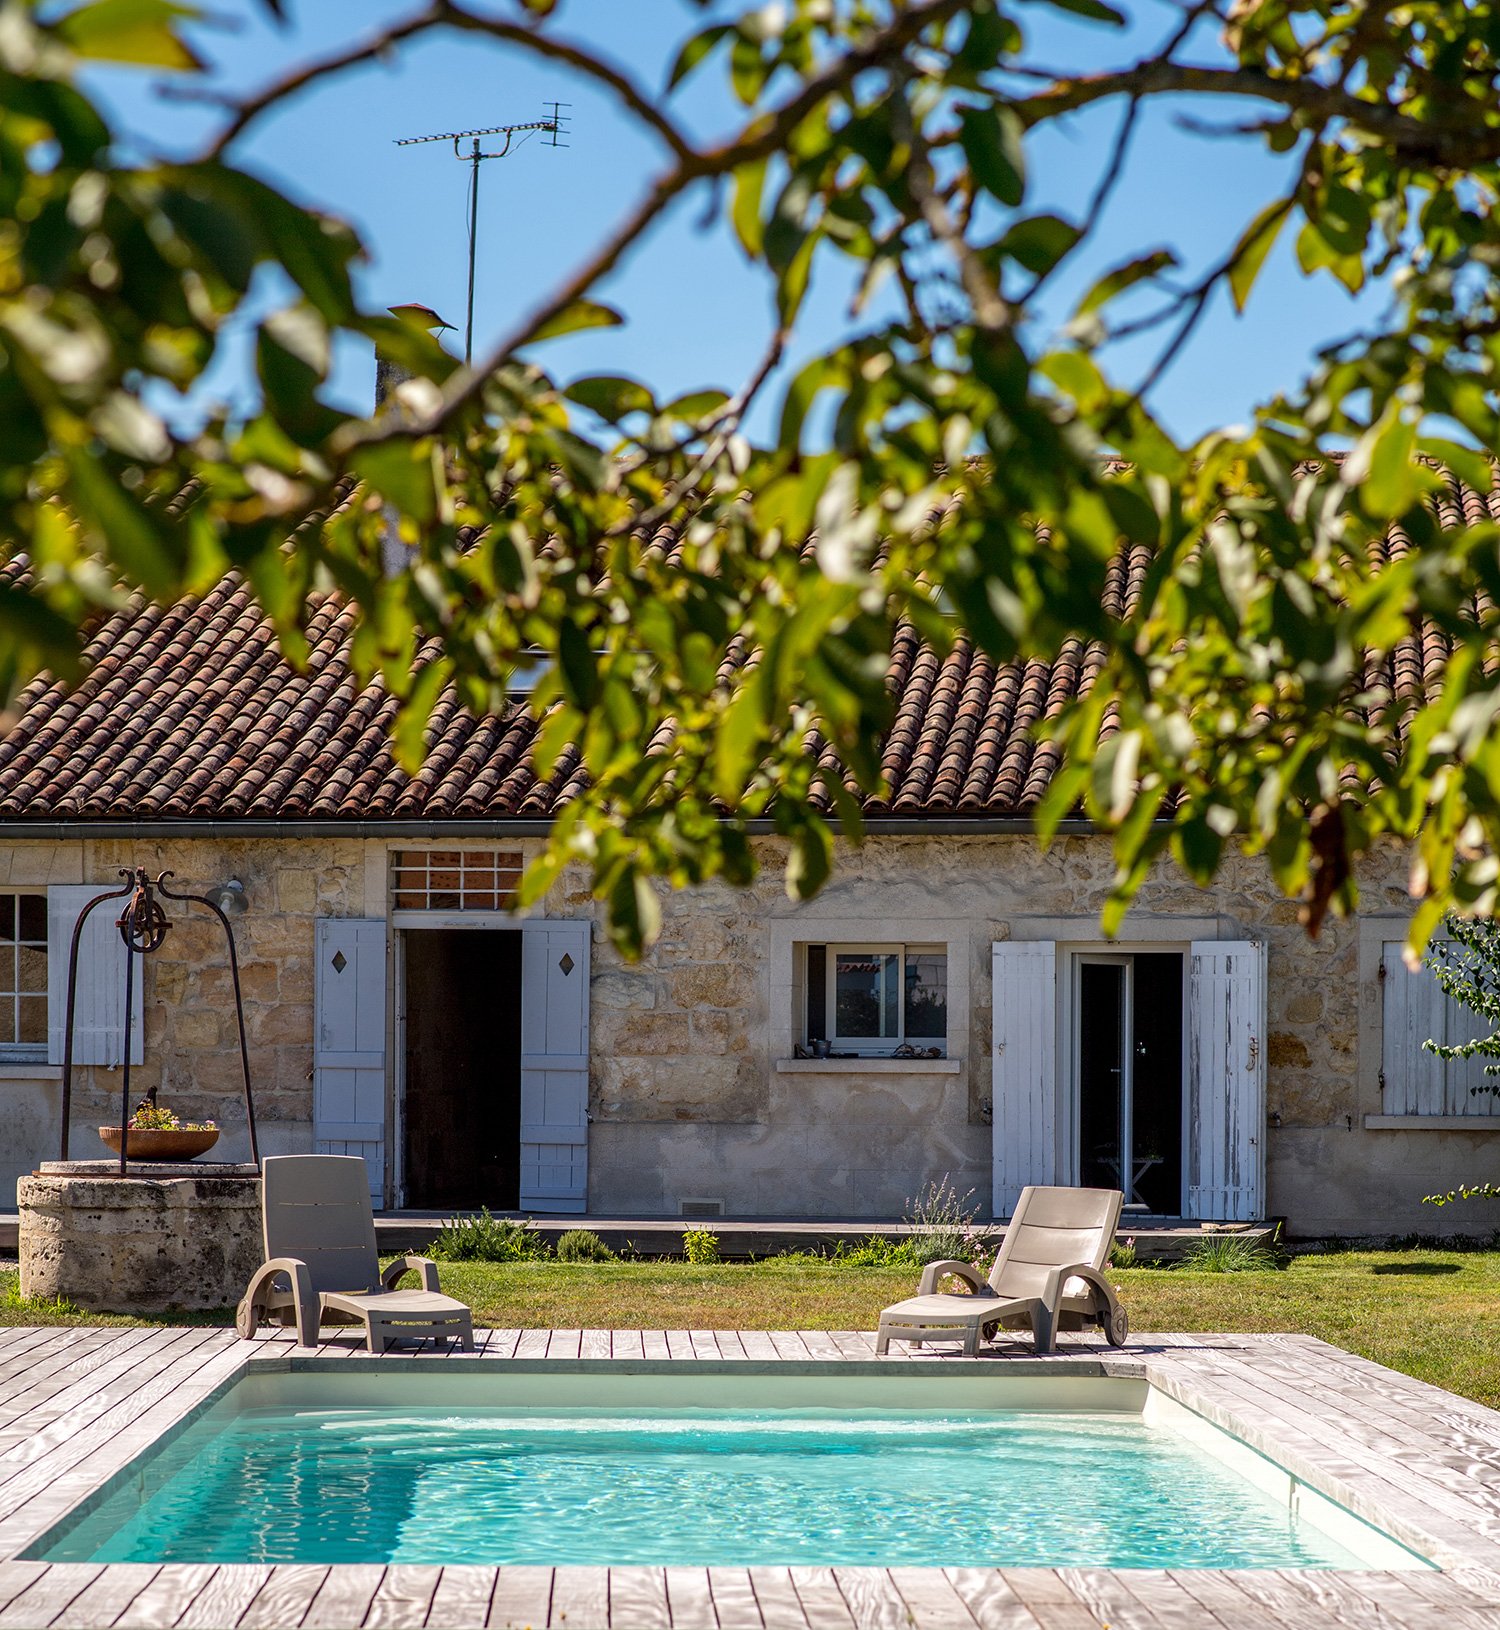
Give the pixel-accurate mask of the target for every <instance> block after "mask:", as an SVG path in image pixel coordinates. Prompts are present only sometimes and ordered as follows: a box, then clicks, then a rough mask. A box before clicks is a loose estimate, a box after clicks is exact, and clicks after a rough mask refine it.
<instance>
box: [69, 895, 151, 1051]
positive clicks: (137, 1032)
mask: <svg viewBox="0 0 1500 1630" xmlns="http://www.w3.org/2000/svg"><path fill="white" fill-rule="evenodd" d="M108 892H109V885H108V884H107V883H69V884H66V885H63V886H61V887H54V888H50V889H48V890H47V1061H48V1063H50V1064H61V1063H62V1061H63V1045H64V1031H65V1030H66V1029H67V1020H68V955H69V952H70V950H71V948H72V944H73V930H74V928H75V927H76V926H77V923H78V918H79V916H80V914H81V913H82V911H83V908H84V907H85V906H86V905H87V904H88V903H89V901H90V900H93V899H96V898H97V897H98V896H99V895H101V894H107V893H108ZM129 903H130V896H129V895H128V894H122V895H121V896H120V898H119V899H118V900H106V901H105V902H104V904H103V905H102V906H99V907H98V908H97V909H96V910H94V911H93V912H92V913H91V914H90V916H89V920H88V922H87V923H86V924H85V925H84V929H83V937H82V938H81V939H80V940H79V942H78V982H77V985H76V986H75V997H74V1009H73V1062H74V1063H75V1064H102V1065H104V1066H105V1067H106V1068H107V1069H116V1068H118V1067H119V1066H120V1065H121V1064H123V1063H124V1062H125V959H126V957H127V955H128V953H127V951H126V949H125V941H124V940H123V939H121V938H120V930H119V928H118V926H117V924H118V923H119V920H120V913H121V912H122V911H123V910H124V909H125V907H126V906H127V905H128V904H129ZM149 961H150V958H149V957H144V956H137V957H136V959H135V975H134V985H133V988H132V990H131V997H130V1009H131V1017H130V1062H131V1063H132V1064H139V1063H141V1062H142V1061H143V1060H144V1058H145V1046H144V1041H145V1011H146V1009H145V997H144V990H143V987H144V985H145V971H144V968H143V966H142V964H143V963H146V962H149Z"/></svg>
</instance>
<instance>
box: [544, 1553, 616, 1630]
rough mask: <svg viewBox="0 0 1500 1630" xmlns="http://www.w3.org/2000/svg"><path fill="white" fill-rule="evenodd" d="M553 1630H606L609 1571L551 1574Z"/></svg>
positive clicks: (560, 1570) (556, 1571)
mask: <svg viewBox="0 0 1500 1630" xmlns="http://www.w3.org/2000/svg"><path fill="white" fill-rule="evenodd" d="M547 1623H548V1624H549V1625H550V1626H551V1627H552V1630H585V1627H586V1630H607V1627H608V1625H609V1569H608V1568H578V1567H568V1568H556V1569H554V1570H553V1574H552V1610H551V1612H550V1614H549V1615H548V1618H547ZM538 1630H540V1626H538Z"/></svg>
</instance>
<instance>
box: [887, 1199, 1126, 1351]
mask: <svg viewBox="0 0 1500 1630" xmlns="http://www.w3.org/2000/svg"><path fill="white" fill-rule="evenodd" d="M1122 1198H1123V1196H1122V1195H1121V1194H1120V1191H1119V1190H1118V1189H1071V1188H1040V1187H1033V1188H1025V1189H1022V1190H1021V1198H1020V1199H1019V1200H1018V1201H1017V1202H1016V1210H1015V1215H1014V1216H1013V1217H1012V1218H1011V1220H1010V1223H1009V1225H1008V1226H1007V1227H1006V1230H1005V1243H1004V1244H1003V1245H1002V1246H1001V1247H1000V1254H999V1255H998V1256H997V1257H996V1258H995V1265H994V1267H993V1268H991V1269H990V1275H989V1279H988V1281H985V1280H984V1279H982V1278H980V1276H979V1274H978V1272H977V1271H976V1269H975V1268H974V1267H973V1265H972V1264H971V1263H968V1262H929V1263H928V1264H927V1266H926V1268H925V1269H923V1272H922V1282H921V1284H920V1285H919V1286H918V1290H917V1294H916V1295H915V1296H913V1297H910V1298H908V1300H906V1301H904V1302H897V1303H896V1305H895V1306H894V1307H888V1308H887V1309H886V1310H885V1312H884V1313H882V1314H881V1315H880V1329H879V1332H878V1333H877V1335H876V1337H875V1351H876V1352H877V1353H883V1352H885V1350H886V1349H887V1347H888V1346H889V1345H890V1343H891V1342H892V1341H911V1342H916V1343H918V1344H920V1343H922V1342H924V1341H962V1342H963V1348H964V1352H965V1353H966V1354H968V1356H969V1357H971V1358H972V1357H973V1356H974V1355H975V1354H976V1353H977V1352H978V1351H979V1342H980V1338H981V1336H984V1337H986V1339H987V1338H988V1335H989V1334H990V1333H991V1332H992V1331H993V1330H995V1329H997V1328H999V1327H1001V1326H1004V1327H1005V1328H1007V1329H1015V1328H1018V1327H1020V1326H1023V1325H1030V1327H1031V1335H1032V1341H1033V1344H1034V1345H1035V1347H1036V1350H1037V1352H1039V1353H1050V1352H1051V1351H1052V1348H1053V1343H1054V1340H1055V1337H1056V1334H1057V1331H1058V1330H1059V1329H1063V1330H1079V1329H1083V1328H1084V1327H1085V1326H1086V1325H1089V1324H1097V1325H1098V1326H1099V1327H1100V1328H1101V1329H1102V1330H1103V1332H1104V1334H1105V1336H1106V1338H1107V1339H1108V1340H1109V1342H1110V1344H1111V1346H1114V1347H1119V1346H1122V1345H1123V1344H1124V1341H1125V1337H1126V1335H1127V1334H1128V1333H1129V1329H1130V1323H1129V1320H1128V1319H1127V1318H1126V1316H1125V1310H1124V1308H1122V1307H1121V1306H1120V1305H1119V1303H1118V1302H1117V1301H1116V1300H1115V1294H1114V1291H1113V1290H1112V1289H1111V1288H1110V1286H1109V1283H1108V1281H1107V1280H1106V1279H1105V1277H1104V1267H1105V1264H1106V1263H1107V1262H1108V1260H1109V1248H1110V1245H1111V1243H1112V1242H1113V1240H1114V1237H1115V1224H1116V1223H1118V1222H1119V1220H1120V1203H1121V1200H1122ZM949 1274H953V1275H956V1276H957V1277H958V1278H960V1279H962V1280H964V1281H965V1282H966V1283H967V1284H968V1285H969V1286H970V1287H971V1289H970V1290H969V1291H967V1292H964V1291H956V1292H948V1291H940V1290H938V1288H937V1287H938V1285H939V1283H940V1282H941V1281H942V1280H943V1279H944V1278H945V1277H947V1276H948V1275H949Z"/></svg>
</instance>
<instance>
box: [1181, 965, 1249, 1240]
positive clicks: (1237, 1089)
mask: <svg viewBox="0 0 1500 1630" xmlns="http://www.w3.org/2000/svg"><path fill="white" fill-rule="evenodd" d="M1190 950H1191V958H1190V960H1191V970H1190V974H1189V979H1188V1204H1187V1214H1188V1216H1189V1217H1194V1218H1197V1219H1199V1220H1210V1219H1212V1220H1214V1221H1220V1222H1254V1221H1257V1220H1258V1219H1259V1218H1260V1217H1261V1216H1262V1215H1263V1214H1264V1206H1265V1137H1264V1132H1263V1128H1264V1127H1265V1123H1266V1048H1265V1027H1266V985H1265V952H1264V948H1263V947H1262V946H1261V945H1260V944H1259V943H1258V942H1255V941H1252V940H1198V941H1196V942H1194V944H1193V945H1192V946H1191V948H1190Z"/></svg>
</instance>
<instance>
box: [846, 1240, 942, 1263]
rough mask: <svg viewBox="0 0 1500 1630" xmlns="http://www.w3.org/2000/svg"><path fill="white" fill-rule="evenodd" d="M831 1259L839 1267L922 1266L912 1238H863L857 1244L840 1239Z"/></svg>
mask: <svg viewBox="0 0 1500 1630" xmlns="http://www.w3.org/2000/svg"><path fill="white" fill-rule="evenodd" d="M832 1260H833V1261H834V1262H836V1263H838V1265H839V1266H840V1267H841V1268H911V1269H913V1270H915V1269H917V1268H920V1267H921V1266H922V1258H921V1256H920V1255H919V1254H918V1252H917V1247H916V1243H915V1241H913V1240H909V1239H903V1240H893V1239H863V1240H861V1241H860V1242H859V1243H858V1244H857V1245H851V1244H850V1243H849V1241H848V1240H843V1239H841V1240H840V1241H839V1242H838V1244H837V1245H835V1246H834V1248H833V1257H832Z"/></svg>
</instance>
